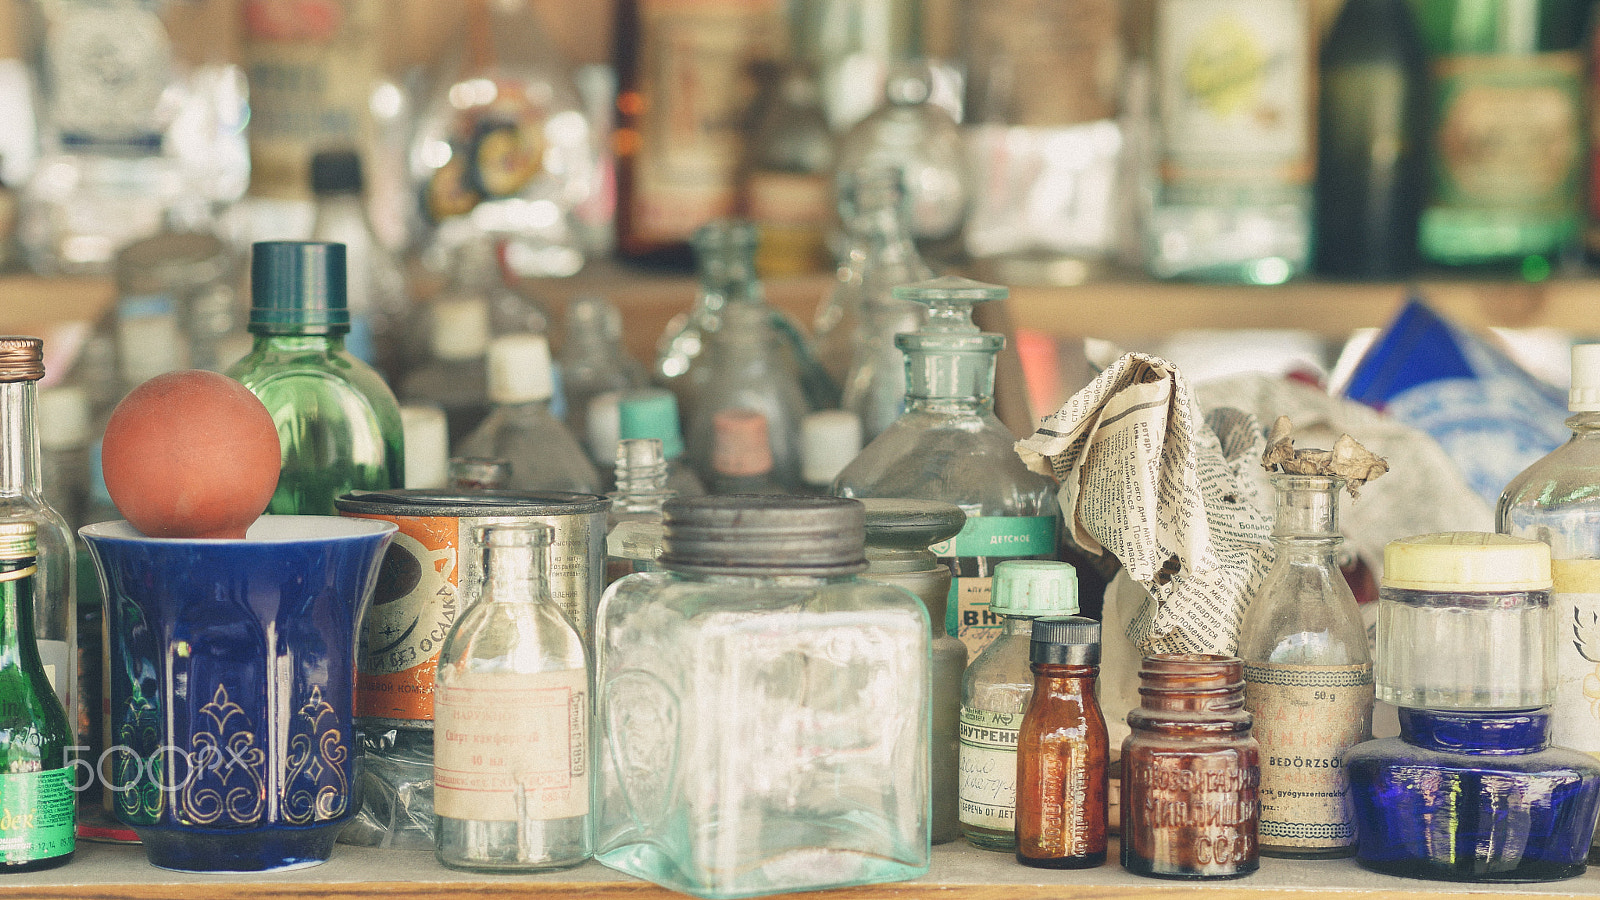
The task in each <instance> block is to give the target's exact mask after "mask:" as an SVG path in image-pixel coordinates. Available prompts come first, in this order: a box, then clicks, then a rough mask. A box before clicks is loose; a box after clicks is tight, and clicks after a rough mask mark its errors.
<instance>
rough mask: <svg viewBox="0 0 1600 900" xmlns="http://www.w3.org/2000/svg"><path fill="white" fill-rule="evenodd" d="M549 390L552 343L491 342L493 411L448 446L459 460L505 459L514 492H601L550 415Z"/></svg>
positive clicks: (508, 338) (521, 337)
mask: <svg viewBox="0 0 1600 900" xmlns="http://www.w3.org/2000/svg"><path fill="white" fill-rule="evenodd" d="M551 389H552V385H551V377H550V344H549V342H548V341H547V340H546V339H545V337H544V335H542V334H512V335H503V336H501V337H497V338H495V339H494V340H493V341H491V342H490V343H489V399H490V400H491V401H492V402H493V403H494V407H493V409H491V410H490V412H489V415H488V416H487V417H486V418H485V419H484V420H483V424H481V425H479V426H478V427H477V428H475V429H474V430H473V431H472V433H471V434H470V435H468V436H467V437H466V438H465V439H464V440H461V441H460V442H459V444H456V443H452V446H455V447H456V448H457V451H456V452H457V454H458V455H460V456H469V457H482V458H500V459H505V460H509V461H510V463H511V479H510V482H509V483H508V485H507V486H508V487H511V488H513V489H515V490H520V491H537V490H546V491H578V492H580V493H585V494H594V493H599V491H600V488H601V484H600V475H599V473H598V472H596V471H595V467H594V465H593V464H592V463H590V462H589V457H588V456H587V455H586V454H585V453H584V452H583V447H581V446H580V445H579V444H578V440H577V438H575V437H573V436H572V432H570V431H568V430H567V427H566V426H565V425H563V424H561V420H560V419H558V418H556V417H555V416H554V415H553V414H552V413H551V412H550V395H551ZM446 412H447V413H448V410H446Z"/></svg>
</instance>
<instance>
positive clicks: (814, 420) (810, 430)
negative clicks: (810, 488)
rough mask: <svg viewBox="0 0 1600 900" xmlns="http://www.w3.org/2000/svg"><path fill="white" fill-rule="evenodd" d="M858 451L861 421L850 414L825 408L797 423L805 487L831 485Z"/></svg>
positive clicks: (801, 468) (859, 449)
mask: <svg viewBox="0 0 1600 900" xmlns="http://www.w3.org/2000/svg"><path fill="white" fill-rule="evenodd" d="M860 452H861V420H860V419H859V418H857V417H856V414H855V413H853V412H847V411H845V410H842V409H828V410H823V411H821V412H814V413H811V414H809V415H807V416H806V417H805V418H803V419H801V420H800V477H801V479H802V480H804V481H805V483H806V484H832V483H833V479H834V478H836V477H838V475H839V473H840V472H842V471H844V467H845V466H848V465H849V464H850V461H851V460H853V459H855V458H856V456H857V454H859V453H860Z"/></svg>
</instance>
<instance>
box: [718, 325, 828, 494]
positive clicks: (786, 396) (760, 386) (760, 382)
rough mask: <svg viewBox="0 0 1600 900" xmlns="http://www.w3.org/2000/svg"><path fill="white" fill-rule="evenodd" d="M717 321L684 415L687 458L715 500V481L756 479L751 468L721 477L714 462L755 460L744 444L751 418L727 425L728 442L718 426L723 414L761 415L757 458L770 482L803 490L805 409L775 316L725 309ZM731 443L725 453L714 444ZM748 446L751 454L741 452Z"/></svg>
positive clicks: (744, 464) (748, 443) (745, 464)
mask: <svg viewBox="0 0 1600 900" xmlns="http://www.w3.org/2000/svg"><path fill="white" fill-rule="evenodd" d="M722 315H723V319H722V327H721V328H719V329H717V331H716V333H715V334H713V335H712V336H711V346H710V347H709V348H708V351H707V353H706V358H705V361H704V364H703V368H702V369H701V377H700V378H699V379H698V380H697V381H696V385H695V399H694V403H693V405H692V406H691V407H690V409H689V428H688V443H689V459H690V460H691V461H692V462H693V464H694V465H695V467H696V469H697V470H698V472H699V474H700V477H701V480H702V481H704V482H705V483H706V484H707V485H708V486H710V488H711V490H712V492H713V493H727V492H728V490H726V489H719V488H717V486H716V485H717V483H718V478H719V476H722V475H728V474H734V475H738V476H739V477H741V478H742V477H744V476H746V475H751V474H755V471H754V469H753V464H751V463H749V462H740V463H739V464H738V465H737V466H736V467H735V469H728V470H726V471H724V470H719V469H718V468H717V466H718V463H717V462H716V460H717V458H718V454H722V453H734V454H735V456H736V457H737V458H738V459H740V460H744V459H746V457H747V456H748V457H749V458H755V456H756V455H757V454H756V451H755V450H754V449H753V445H752V442H751V441H750V440H749V434H750V432H751V431H753V429H754V426H753V425H750V424H749V420H748V419H739V420H738V421H736V422H732V423H731V424H729V425H728V428H730V429H732V430H731V431H729V432H728V434H726V435H724V434H723V431H724V428H723V425H722V424H719V423H721V422H722V418H721V416H722V414H723V413H724V412H726V411H728V410H735V409H737V410H753V411H755V412H757V413H760V414H761V417H762V419H761V426H762V430H763V431H764V432H765V433H766V440H765V441H764V442H763V443H764V446H763V448H762V450H761V452H760V455H762V456H765V457H767V458H768V459H769V460H770V465H769V468H770V473H769V476H768V477H771V478H772V479H773V480H774V481H775V483H776V484H777V485H778V486H779V487H780V488H784V489H788V488H793V487H796V486H798V485H799V483H800V448H799V438H800V419H801V417H802V416H804V415H805V414H806V412H807V411H808V410H807V407H806V402H805V396H804V395H803V394H802V393H801V391H800V384H799V381H798V380H797V379H796V378H795V373H794V370H793V369H791V368H789V367H787V366H785V365H784V363H783V355H782V352H781V350H780V348H779V343H778V336H777V334H776V333H775V332H774V330H773V327H772V315H771V313H770V311H769V310H768V309H767V308H766V307H765V306H764V305H758V304H753V303H733V304H730V305H729V306H728V307H727V309H725V310H724V311H723V314H722ZM728 441H731V442H732V443H731V444H729V446H728V447H725V448H723V449H719V447H720V446H721V444H719V442H728ZM747 447H751V449H740V448H747ZM729 458H730V459H732V458H734V457H729Z"/></svg>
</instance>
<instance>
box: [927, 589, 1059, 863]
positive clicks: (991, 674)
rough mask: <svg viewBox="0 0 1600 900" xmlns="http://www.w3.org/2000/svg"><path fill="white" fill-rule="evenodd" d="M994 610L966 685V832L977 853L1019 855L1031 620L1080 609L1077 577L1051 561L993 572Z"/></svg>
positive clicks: (962, 787)
mask: <svg viewBox="0 0 1600 900" xmlns="http://www.w3.org/2000/svg"><path fill="white" fill-rule="evenodd" d="M989 607H990V609H991V610H993V611H994V613H995V614H996V615H998V616H1000V618H1001V624H1000V633H999V634H998V635H997V636H996V637H995V639H994V641H993V642H991V643H990V644H989V646H988V647H986V648H985V649H984V651H983V653H981V654H979V656H978V658H977V659H975V660H973V661H972V663H971V664H970V665H968V666H967V671H966V674H965V675H964V676H963V677H962V680H961V778H960V782H959V784H958V785H957V791H956V792H957V794H958V796H959V798H960V805H961V833H962V834H963V835H965V836H966V838H967V840H968V841H970V842H971V843H972V845H973V846H975V847H981V848H982V849H985V850H998V851H1002V852H1006V853H1009V852H1012V851H1014V850H1016V849H1017V835H1016V812H1015V811H1016V787H1017V782H1016V779H1017V736H1018V733H1019V731H1020V729H1021V727H1022V716H1023V713H1024V712H1026V711H1027V709H1028V701H1029V699H1030V698H1032V696H1033V672H1032V670H1031V669H1029V663H1028V648H1029V644H1030V642H1031V641H1032V639H1033V622H1034V620H1035V619H1038V618H1041V617H1044V616H1070V615H1073V614H1075V613H1077V611H1078V573H1077V570H1075V569H1073V567H1072V566H1071V565H1070V564H1069V563H1064V562H1055V561H1053V560H1007V561H1005V562H1002V563H1000V565H998V566H996V567H995V577H994V590H993V591H992V592H991V595H990V598H989Z"/></svg>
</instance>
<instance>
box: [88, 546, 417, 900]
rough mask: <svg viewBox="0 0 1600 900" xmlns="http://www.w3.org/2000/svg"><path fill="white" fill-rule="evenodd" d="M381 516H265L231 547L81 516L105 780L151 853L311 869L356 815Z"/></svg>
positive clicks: (233, 868) (195, 868)
mask: <svg viewBox="0 0 1600 900" xmlns="http://www.w3.org/2000/svg"><path fill="white" fill-rule="evenodd" d="M394 531H395V526H394V524H393V523H390V522H383V521H378V520H372V519H347V518H339V517H334V516H262V517H261V518H260V519H258V520H256V522H255V524H254V525H252V526H251V527H250V530H249V531H248V532H247V534H246V536H245V538H244V539H243V540H198V539H197V540H184V539H173V538H149V537H145V536H144V535H142V534H140V533H139V532H138V531H136V530H135V529H134V528H133V526H131V525H129V524H128V523H127V522H104V523H101V524H98V525H86V526H84V527H83V528H81V529H79V534H81V535H83V537H84V539H85V540H86V541H88V543H89V550H90V552H91V553H92V554H93V555H94V561H95V565H96V566H97V567H98V568H99V570H100V585H101V588H102V589H103V590H104V592H105V597H106V626H107V635H108V639H109V643H110V651H111V657H110V692H109V698H108V699H109V702H110V710H111V721H110V730H109V732H108V733H107V738H106V743H107V744H108V745H111V746H110V750H109V751H108V752H107V754H106V755H105V757H104V758H103V765H102V767H101V770H100V774H101V777H104V778H106V779H107V788H108V789H109V790H111V791H112V792H113V797H114V808H115V810H116V814H117V818H119V819H120V820H122V821H123V822H124V823H126V824H128V825H130V826H132V828H133V829H134V831H135V832H137V833H138V835H139V838H140V840H142V841H143V842H144V846H145V854H146V857H147V858H148V859H149V861H150V862H151V864H153V865H156V866H160V867H162V868H164V869H177V870H180V871H186V872H262V871H270V870H274V869H291V868H299V867H302V866H311V865H316V864H317V863H320V862H323V861H325V860H327V858H328V856H329V855H330V854H331V853H332V852H333V842H334V839H335V838H336V837H338V835H339V830H340V829H341V828H343V827H344V825H345V823H346V822H347V821H349V819H350V818H351V817H352V816H353V815H354V814H355V812H356V810H357V809H358V808H359V805H360V804H359V798H358V797H356V796H355V784H356V774H357V773H356V763H355V759H356V743H355V736H354V729H353V725H352V709H353V707H352V702H353V694H354V689H355V660H356V657H355V650H356V637H357V634H358V633H359V628H358V626H359V624H360V621H361V616H362V614H363V612H364V611H365V608H366V605H367V603H368V602H369V601H370V599H371V597H372V590H373V587H374V585H375V584H376V579H377V571H378V564H379V562H380V561H381V560H382V558H383V551H384V548H385V547H387V546H388V544H389V539H390V538H391V537H392V536H393V535H394Z"/></svg>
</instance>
